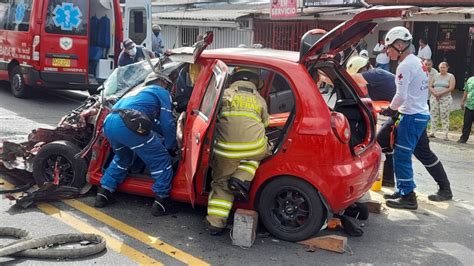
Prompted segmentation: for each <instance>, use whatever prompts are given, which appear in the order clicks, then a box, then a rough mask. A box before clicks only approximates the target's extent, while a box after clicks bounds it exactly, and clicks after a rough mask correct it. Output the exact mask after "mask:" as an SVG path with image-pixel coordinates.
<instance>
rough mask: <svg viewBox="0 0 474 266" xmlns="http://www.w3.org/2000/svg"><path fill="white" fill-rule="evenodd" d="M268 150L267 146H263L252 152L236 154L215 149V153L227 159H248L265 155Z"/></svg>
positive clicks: (238, 152) (237, 152)
mask: <svg viewBox="0 0 474 266" xmlns="http://www.w3.org/2000/svg"><path fill="white" fill-rule="evenodd" d="M266 149H267V146H266V145H265V146H262V147H261V148H260V149H258V150H252V151H236V152H229V151H223V150H219V149H214V152H215V153H216V154H217V155H220V156H222V157H225V158H230V159H238V158H248V157H252V156H257V155H260V154H263V153H264V152H265V151H266Z"/></svg>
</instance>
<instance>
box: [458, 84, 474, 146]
mask: <svg viewBox="0 0 474 266" xmlns="http://www.w3.org/2000/svg"><path fill="white" fill-rule="evenodd" d="M461 109H463V110H464V123H463V125H462V135H461V137H460V138H459V140H458V143H466V142H467V140H468V139H469V135H470V134H471V128H472V122H473V121H474V76H473V77H470V78H469V79H468V80H467V82H466V85H464V94H463V95H462V99H461Z"/></svg>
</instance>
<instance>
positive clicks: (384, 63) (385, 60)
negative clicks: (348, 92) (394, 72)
mask: <svg viewBox="0 0 474 266" xmlns="http://www.w3.org/2000/svg"><path fill="white" fill-rule="evenodd" d="M386 52H387V48H386V47H385V45H384V44H383V39H382V40H380V41H379V42H378V43H377V44H376V45H375V47H374V49H373V50H372V53H373V54H374V55H376V56H377V57H376V58H375V67H377V68H381V69H383V70H386V71H390V58H389V57H388V56H387V54H386Z"/></svg>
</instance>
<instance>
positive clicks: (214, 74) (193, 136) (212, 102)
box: [184, 60, 229, 204]
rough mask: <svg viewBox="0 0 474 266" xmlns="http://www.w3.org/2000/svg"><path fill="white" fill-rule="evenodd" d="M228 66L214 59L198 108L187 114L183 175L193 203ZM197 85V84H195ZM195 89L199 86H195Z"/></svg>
mask: <svg viewBox="0 0 474 266" xmlns="http://www.w3.org/2000/svg"><path fill="white" fill-rule="evenodd" d="M228 72H229V71H228V67H227V66H226V64H224V63H223V62H222V61H220V60H215V61H214V62H213V64H212V67H211V68H210V71H209V72H208V73H207V74H206V77H205V78H204V79H205V80H207V81H208V82H207V83H206V85H205V86H206V88H205V92H204V94H203V95H204V96H203V97H202V100H201V103H200V105H199V108H198V109H193V110H192V113H191V114H189V117H188V119H189V121H188V123H187V127H190V128H187V129H186V131H187V133H186V142H185V143H186V147H185V151H184V153H185V154H184V158H185V160H186V161H185V167H186V169H185V175H186V182H187V184H186V185H187V189H188V195H189V196H190V200H191V203H192V204H194V199H195V190H194V177H195V175H196V171H197V169H198V164H199V162H200V159H201V150H202V147H203V144H204V141H205V139H206V134H207V131H208V129H209V127H210V125H211V124H212V123H213V121H214V120H215V119H213V118H214V117H215V114H216V110H217V107H218V104H219V99H220V98H221V94H222V92H223V87H224V84H225V81H226V79H227V76H228ZM196 86H198V85H196ZM194 89H195V90H199V89H201V88H199V87H195V88H194Z"/></svg>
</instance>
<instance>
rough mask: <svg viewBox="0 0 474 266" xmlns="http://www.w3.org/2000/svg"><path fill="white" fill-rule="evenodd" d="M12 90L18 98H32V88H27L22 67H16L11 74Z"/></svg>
mask: <svg viewBox="0 0 474 266" xmlns="http://www.w3.org/2000/svg"><path fill="white" fill-rule="evenodd" d="M10 90H11V92H12V94H13V96H15V97H17V98H27V97H28V96H30V88H29V87H28V86H26V84H25V79H24V78H23V73H21V67H20V66H18V65H17V66H14V67H13V69H12V70H11V72H10Z"/></svg>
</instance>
